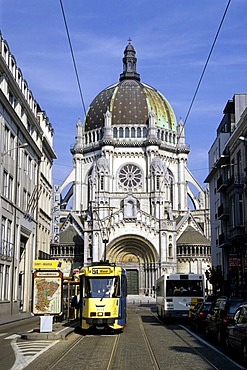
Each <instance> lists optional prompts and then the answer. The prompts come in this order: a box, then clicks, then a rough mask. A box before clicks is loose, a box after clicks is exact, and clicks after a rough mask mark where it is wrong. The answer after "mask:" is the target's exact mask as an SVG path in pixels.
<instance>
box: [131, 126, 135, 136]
mask: <svg viewBox="0 0 247 370" xmlns="http://www.w3.org/2000/svg"><path fill="white" fill-rule="evenodd" d="M131 137H132V138H134V137H135V129H134V127H131Z"/></svg>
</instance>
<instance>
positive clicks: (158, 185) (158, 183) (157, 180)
mask: <svg viewBox="0 0 247 370" xmlns="http://www.w3.org/2000/svg"><path fill="white" fill-rule="evenodd" d="M156 190H160V176H159V175H158V176H156Z"/></svg>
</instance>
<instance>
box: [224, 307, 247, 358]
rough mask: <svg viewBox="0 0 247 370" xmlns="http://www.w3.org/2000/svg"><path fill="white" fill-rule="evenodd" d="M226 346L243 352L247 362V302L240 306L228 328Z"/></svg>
mask: <svg viewBox="0 0 247 370" xmlns="http://www.w3.org/2000/svg"><path fill="white" fill-rule="evenodd" d="M226 346H227V347H228V348H229V349H233V348H234V349H235V350H236V351H238V352H240V353H241V354H242V357H243V360H244V363H245V364H246V363H247V303H245V304H243V305H241V306H239V307H238V309H237V311H236V312H235V314H234V317H233V320H232V321H231V323H230V324H229V325H228V326H227V329H226Z"/></svg>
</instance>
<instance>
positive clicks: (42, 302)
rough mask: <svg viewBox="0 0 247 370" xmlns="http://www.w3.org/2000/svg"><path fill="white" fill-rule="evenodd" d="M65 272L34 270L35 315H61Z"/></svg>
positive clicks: (33, 301) (33, 298)
mask: <svg viewBox="0 0 247 370" xmlns="http://www.w3.org/2000/svg"><path fill="white" fill-rule="evenodd" d="M62 291H63V273H62V272H61V271H58V270H54V271H51V270H48V271H34V272H33V290H32V313H33V315H39V316H41V315H59V314H60V313H61V312H62Z"/></svg>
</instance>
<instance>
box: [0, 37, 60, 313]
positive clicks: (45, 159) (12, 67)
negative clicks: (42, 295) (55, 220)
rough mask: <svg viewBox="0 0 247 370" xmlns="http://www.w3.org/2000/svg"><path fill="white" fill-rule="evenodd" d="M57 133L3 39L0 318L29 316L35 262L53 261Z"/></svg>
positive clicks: (0, 72)
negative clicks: (51, 240) (55, 146)
mask: <svg viewBox="0 0 247 370" xmlns="http://www.w3.org/2000/svg"><path fill="white" fill-rule="evenodd" d="M55 158H56V156H55V153H54V150H53V128H52V126H51V124H50V122H49V119H48V117H47V116H46V113H45V112H44V111H42V110H41V108H40V106H39V104H38V103H37V101H36V100H35V99H34V97H33V94H32V92H31V90H30V89H29V88H28V84H27V81H26V80H25V79H24V77H23V74H22V71H21V69H20V68H18V66H17V63H16V60H15V58H14V56H13V55H12V54H11V52H10V49H9V46H8V44H7V42H6V41H5V40H4V39H3V38H2V35H0V160H1V163H0V179H1V187H0V220H1V230H0V315H2V314H10V313H12V314H14V313H16V312H19V310H20V309H22V310H24V311H30V303H31V290H32V289H31V288H32V262H33V260H34V259H38V258H47V257H49V255H50V224H51V199H52V198H51V191H52V162H53V160H54V159H55Z"/></svg>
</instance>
